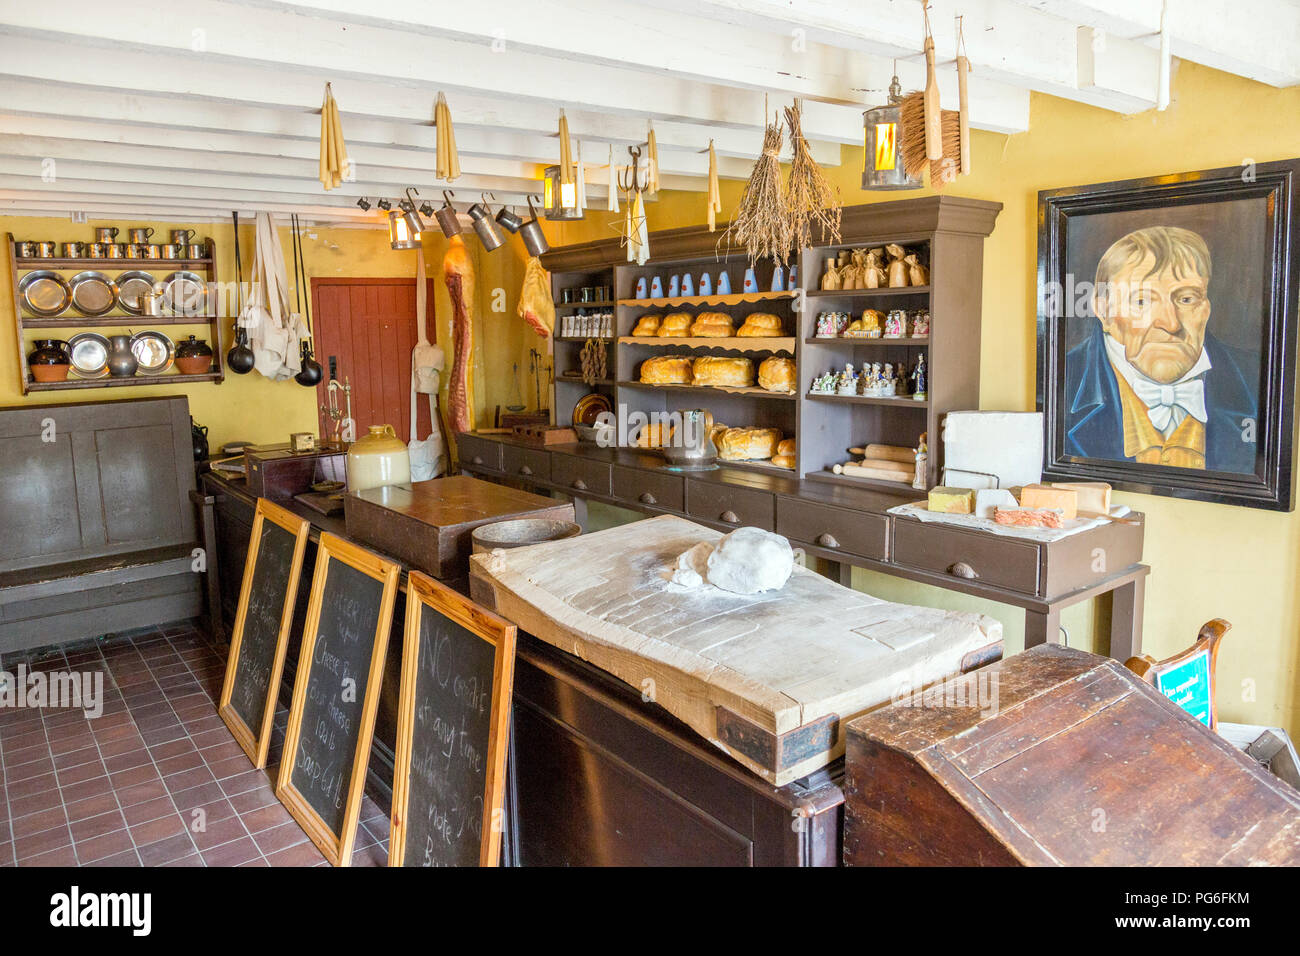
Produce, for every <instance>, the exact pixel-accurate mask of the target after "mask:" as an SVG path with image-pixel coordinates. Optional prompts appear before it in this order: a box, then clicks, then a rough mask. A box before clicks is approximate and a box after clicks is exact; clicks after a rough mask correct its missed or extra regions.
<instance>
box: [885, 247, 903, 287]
mask: <svg viewBox="0 0 1300 956" xmlns="http://www.w3.org/2000/svg"><path fill="white" fill-rule="evenodd" d="M885 252H887V253H888V254H889V269H888V271H887V273H886V278H887V279H888V282H889V288H891V289H901V288H903V287H904V286H906V285H907V263H906V262H904V261H903V259H904V257H905V256H906V255H907V250H906V249H904V248H903V247H902V246H900V245H898V244H897V243H894V242H891V243H890V244H889V245H887V246H885Z"/></svg>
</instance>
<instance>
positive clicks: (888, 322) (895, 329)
mask: <svg viewBox="0 0 1300 956" xmlns="http://www.w3.org/2000/svg"><path fill="white" fill-rule="evenodd" d="M905 315H906V313H905V312H903V310H902V309H891V310H890V312H889V315H888V316H887V317H886V318H885V338H887V339H901V338H902V337H903V335H904V334H905V333H906V331H907V320H906V319H905V318H904V316H905Z"/></svg>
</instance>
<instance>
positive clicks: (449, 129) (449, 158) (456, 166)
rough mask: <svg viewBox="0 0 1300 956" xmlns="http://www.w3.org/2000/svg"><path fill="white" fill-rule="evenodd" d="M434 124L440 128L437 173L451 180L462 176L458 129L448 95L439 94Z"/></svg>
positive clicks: (437, 146) (440, 177) (436, 158)
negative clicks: (453, 118) (448, 103)
mask: <svg viewBox="0 0 1300 956" xmlns="http://www.w3.org/2000/svg"><path fill="white" fill-rule="evenodd" d="M433 125H434V126H436V127H437V130H438V140H437V145H436V150H437V154H436V156H435V162H436V167H435V169H434V172H435V174H436V175H437V177H438V178H439V179H444V180H446V181H447V182H451V181H452V180H454V179H457V178H458V177H459V176H460V154H459V153H457V152H456V129H455V127H454V126H452V122H451V108H450V107H449V106H448V105H447V95H446V94H445V93H439V94H438V102H437V105H435V106H434V108H433Z"/></svg>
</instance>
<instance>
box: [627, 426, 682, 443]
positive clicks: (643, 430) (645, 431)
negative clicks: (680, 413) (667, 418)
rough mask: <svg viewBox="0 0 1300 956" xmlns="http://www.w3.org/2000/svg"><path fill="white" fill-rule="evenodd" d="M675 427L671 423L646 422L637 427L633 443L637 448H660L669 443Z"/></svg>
mask: <svg viewBox="0 0 1300 956" xmlns="http://www.w3.org/2000/svg"><path fill="white" fill-rule="evenodd" d="M674 431H675V429H674V428H673V427H672V426H671V425H660V424H654V423H652V424H648V425H642V426H641V427H640V428H639V429H637V433H636V438H635V439H633V444H634V445H636V447H637V448H662V447H663V446H664V445H667V444H670V443H671V441H672V437H673V432H674Z"/></svg>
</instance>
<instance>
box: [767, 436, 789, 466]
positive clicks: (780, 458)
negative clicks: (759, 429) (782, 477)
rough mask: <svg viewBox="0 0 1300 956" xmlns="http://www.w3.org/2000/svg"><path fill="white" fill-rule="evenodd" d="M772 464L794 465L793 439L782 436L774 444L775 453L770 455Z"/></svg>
mask: <svg viewBox="0 0 1300 956" xmlns="http://www.w3.org/2000/svg"><path fill="white" fill-rule="evenodd" d="M772 464H774V465H776V466H777V467H778V468H793V467H794V439H793V438H782V439H781V440H780V441H779V442H777V445H776V454H775V455H773V456H772Z"/></svg>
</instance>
